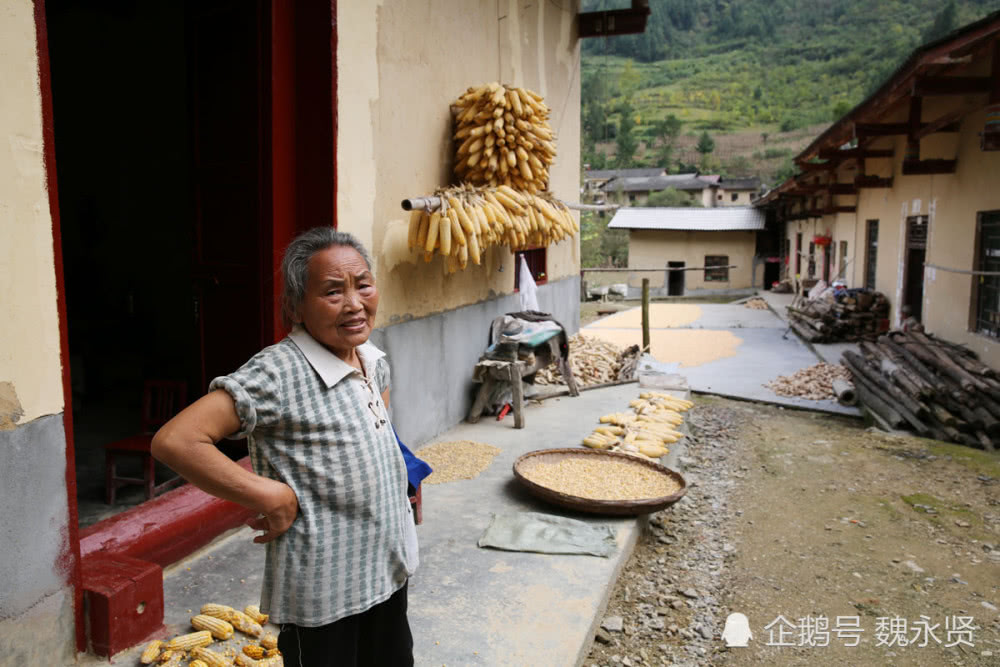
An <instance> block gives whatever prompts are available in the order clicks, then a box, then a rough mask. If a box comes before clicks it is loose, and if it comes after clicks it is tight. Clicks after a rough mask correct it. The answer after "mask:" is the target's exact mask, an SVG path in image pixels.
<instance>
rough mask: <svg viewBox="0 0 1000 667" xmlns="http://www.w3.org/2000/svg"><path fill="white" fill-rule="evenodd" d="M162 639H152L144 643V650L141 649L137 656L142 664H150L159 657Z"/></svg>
mask: <svg viewBox="0 0 1000 667" xmlns="http://www.w3.org/2000/svg"><path fill="white" fill-rule="evenodd" d="M163 644H164V642H163V640H162V639H154V640H153V641H151V642H149V644H147V645H146V648H145V650H143V652H142V655H141V656H140V657H139V662H141V663H142V664H144V665H151V664H153V662H155V661H156V659H157V658H158V657H160V651H161V650H162V647H163Z"/></svg>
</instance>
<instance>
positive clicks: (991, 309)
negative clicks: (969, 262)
mask: <svg viewBox="0 0 1000 667" xmlns="http://www.w3.org/2000/svg"><path fill="white" fill-rule="evenodd" d="M978 223H979V224H978V225H977V229H976V236H977V242H976V249H977V251H976V270H977V271H1000V211H990V212H988V213H980V214H979V221H978ZM972 279H973V285H974V287H975V289H974V290H973V294H974V297H975V304H974V306H973V308H974V311H973V312H974V316H973V317H974V319H973V330H974V331H976V332H977V333H981V334H985V335H987V336H992V337H994V338H1000V276H973V277H972Z"/></svg>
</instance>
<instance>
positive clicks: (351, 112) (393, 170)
mask: <svg viewBox="0 0 1000 667" xmlns="http://www.w3.org/2000/svg"><path fill="white" fill-rule="evenodd" d="M576 12H577V3H576V2H562V3H547V2H541V3H521V2H516V1H515V0H499V2H498V1H497V0H428V1H427V2H410V1H408V0H382V1H377V0H369V1H360V0H341V1H340V2H338V5H337V22H338V48H337V65H338V94H337V110H338V133H337V173H338V184H337V215H338V227H339V228H340V229H341V230H344V231H349V232H351V233H354V234H356V235H357V236H358V237H359V238H360V239H361V240H362V241H363V242H364V243H365V244H366V245H367V246H368V247H369V248H371V249H372V252H373V255H374V258H375V261H376V272H377V279H378V283H379V290H380V293H381V296H382V301H381V304H380V307H379V318H378V322H377V325H379V326H383V325H388V324H393V323H396V322H400V321H405V320H408V319H412V318H415V317H423V316H426V315H430V314H433V313H438V312H442V311H446V310H449V309H452V308H457V307H460V306H463V305H466V304H471V303H478V302H480V301H484V300H487V299H493V298H496V297H497V296H500V295H503V294H510V293H512V292H513V288H514V277H513V276H514V274H513V255H512V254H511V253H510V251H509V250H508V249H507V248H506V247H496V248H492V249H490V250H489V251H487V252H486V253H484V255H485V256H484V258H483V261H482V264H481V265H479V266H476V265H473V264H472V263H471V262H470V265H469V267H468V269H466V270H465V271H459V272H457V273H455V274H451V275H447V274H446V273H445V271H444V266H443V262H442V260H441V258H440V257H438V256H435V258H434V259H433V261H431V262H430V263H425V262H424V261H423V258H422V257H421V256H419V255H417V254H411V253H410V252H409V250H408V249H407V248H406V238H407V232H406V229H407V224H408V220H409V214H408V213H405V212H404V211H402V210H401V208H400V206H399V203H400V201H401V200H402V199H404V198H405V197H409V196H417V195H424V194H431V193H432V192H433V191H434V190H435V189H436V188H438V187H442V186H445V185H449V184H451V183H452V182H453V177H452V174H451V166H452V150H453V149H452V143H451V131H452V120H451V113H450V104H451V102H452V101H454V100H455V99H456V98H457V97H458V96H459V95H460V94H461V93H463V92H464V91H465V90H466V89H467V88H468V87H469V86H473V85H479V84H482V83H487V82H490V81H500V82H503V83H506V84H511V85H517V86H524V87H527V88H529V89H532V90H535V91H537V92H539V93H540V94H542V95H543V96H544V97H545V100H546V103H547V104H548V105H549V107H550V108H551V110H552V113H551V117H550V124H551V125H552V127H553V129H554V130H555V132H556V135H557V139H558V145H557V150H558V155H557V158H556V162H555V164H554V165H553V166H552V169H551V172H550V188H551V190H552V191H553V192H554V193H555V194H556V195H557V196H560V197H562V198H564V199H566V200H572V201H577V200H578V197H579V195H578V190H579V181H580V173H579V169H580V149H579V145H580V71H579V45H578V40H577V38H576V23H575V15H576ZM579 255H580V253H579V239H578V238H576V237H574V238H572V239H568V240H565V241H563V242H561V243H558V244H556V245H553V246H550V247H549V249H548V254H547V261H548V267H547V269H548V270H547V274H548V276H549V279H550V280H558V279H560V278H565V277H568V276H573V275H576V274H577V273H578V271H579Z"/></svg>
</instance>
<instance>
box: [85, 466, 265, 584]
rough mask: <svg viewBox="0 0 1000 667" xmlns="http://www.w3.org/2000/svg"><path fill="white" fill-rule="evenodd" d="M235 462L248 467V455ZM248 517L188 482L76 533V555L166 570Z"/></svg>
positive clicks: (244, 510)
mask: <svg viewBox="0 0 1000 667" xmlns="http://www.w3.org/2000/svg"><path fill="white" fill-rule="evenodd" d="M238 463H239V464H240V465H241V466H243V467H244V468H246V469H247V470H249V469H250V459H249V457H244V458H242V459H240V460H239V461H238ZM253 515H254V513H253V512H252V511H251V510H249V509H247V508H245V507H242V506H240V505H237V504H236V503H232V502H229V501H227V500H220V499H218V498H216V497H214V496H210V495H209V494H207V493H205V492H204V491H202V490H201V489H199V488H197V487H195V486H192V485H190V484H187V485H185V486H182V487H180V488H178V489H174V490H173V491H168V492H167V493H164V494H163V495H162V496H159V497H157V498H154V499H153V500H149V501H147V502H144V503H142V504H141V505H138V506H136V507H133V508H132V509H129V510H126V511H124V512H122V513H120V514H116V515H115V516H113V517H110V518H108V519H105V520H104V521H100V522H98V523H95V524H94V525H93V526H90V527H88V528H85V529H84V530H82V531H80V557H81V558H82V559H84V560H86V559H87V558H88V556H93V555H98V554H115V555H120V556H129V557H131V558H138V559H140V560H145V561H149V562H152V563H156V564H157V565H159V566H160V567H167V566H168V565H170V564H172V563H176V562H177V561H179V560H181V559H182V558H184V557H185V556H188V555H190V554H192V553H194V552H195V551H197V550H198V549H200V548H201V547H203V546H205V545H206V544H208V543H209V542H211V541H212V540H213V539H215V538H216V537H217V536H218V535H220V534H222V533H224V532H225V531H227V530H230V529H232V528H236V527H237V526H240V525H242V524H243V523H245V522H246V520H247V519H249V518H251V517H252V516H253Z"/></svg>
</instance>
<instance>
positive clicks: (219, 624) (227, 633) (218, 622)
mask: <svg viewBox="0 0 1000 667" xmlns="http://www.w3.org/2000/svg"><path fill="white" fill-rule="evenodd" d="M191 627H193V628H194V629H195V630H208V631H209V632H211V633H212V636H213V637H215V638H216V639H221V640H226V639H229V638H230V637H232V636H233V626H232V624H230V623H229V622H228V621H223V620H222V619H221V618H216V617H215V616H209V615H208V614H198V615H197V616H192V617H191Z"/></svg>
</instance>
